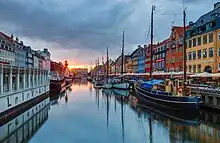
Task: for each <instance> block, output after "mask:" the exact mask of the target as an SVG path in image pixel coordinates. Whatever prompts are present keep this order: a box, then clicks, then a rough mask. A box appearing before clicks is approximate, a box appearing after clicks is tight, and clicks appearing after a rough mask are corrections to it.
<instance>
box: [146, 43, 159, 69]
mask: <svg viewBox="0 0 220 143" xmlns="http://www.w3.org/2000/svg"><path fill="white" fill-rule="evenodd" d="M156 46H157V45H155V44H153V46H152V48H153V49H152V50H153V51H154V49H155V48H156ZM145 52H146V55H145V72H147V73H149V72H150V64H151V45H150V44H149V45H148V46H146V47H145ZM152 62H153V61H152ZM152 66H153V64H152ZM153 70H154V69H153V67H152V71H153Z"/></svg>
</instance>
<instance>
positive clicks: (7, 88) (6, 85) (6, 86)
mask: <svg viewBox="0 0 220 143" xmlns="http://www.w3.org/2000/svg"><path fill="white" fill-rule="evenodd" d="M3 92H9V84H4V85H3Z"/></svg>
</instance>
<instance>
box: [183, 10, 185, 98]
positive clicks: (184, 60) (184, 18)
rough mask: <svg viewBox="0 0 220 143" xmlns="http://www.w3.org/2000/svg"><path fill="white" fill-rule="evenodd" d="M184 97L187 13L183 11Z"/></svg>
mask: <svg viewBox="0 0 220 143" xmlns="http://www.w3.org/2000/svg"><path fill="white" fill-rule="evenodd" d="M183 49H184V50H183V55H184V56H183V59H184V61H183V64H184V65H183V67H184V70H183V74H184V75H183V96H185V95H186V11H185V9H184V10H183Z"/></svg>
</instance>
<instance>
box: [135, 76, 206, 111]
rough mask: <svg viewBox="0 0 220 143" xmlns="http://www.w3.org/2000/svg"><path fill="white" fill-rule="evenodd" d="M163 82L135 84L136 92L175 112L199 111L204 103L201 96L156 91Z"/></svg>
mask: <svg viewBox="0 0 220 143" xmlns="http://www.w3.org/2000/svg"><path fill="white" fill-rule="evenodd" d="M162 82H163V81H161V80H151V81H148V82H140V83H135V91H136V92H137V94H138V96H140V97H141V98H144V99H145V100H148V101H152V102H155V103H157V104H159V105H161V106H164V107H167V108H172V109H174V110H184V111H188V110H197V109H198V108H199V107H200V104H201V102H202V101H201V98H200V97H199V96H175V95H173V94H172V93H169V92H166V91H162V90H158V89H155V87H158V86H159V85H160V84H161V83H162Z"/></svg>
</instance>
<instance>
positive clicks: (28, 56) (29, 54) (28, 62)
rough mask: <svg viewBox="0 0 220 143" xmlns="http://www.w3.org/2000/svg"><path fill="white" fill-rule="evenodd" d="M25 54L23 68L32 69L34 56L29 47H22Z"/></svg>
mask: <svg viewBox="0 0 220 143" xmlns="http://www.w3.org/2000/svg"><path fill="white" fill-rule="evenodd" d="M24 51H25V52H26V59H25V60H26V62H25V66H26V67H28V68H34V54H33V51H32V49H31V47H30V46H24Z"/></svg>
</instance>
